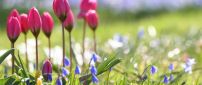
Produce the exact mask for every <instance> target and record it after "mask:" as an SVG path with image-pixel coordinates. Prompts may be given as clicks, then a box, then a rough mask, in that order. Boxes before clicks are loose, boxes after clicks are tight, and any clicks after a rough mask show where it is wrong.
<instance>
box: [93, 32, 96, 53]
mask: <svg viewBox="0 0 202 85" xmlns="http://www.w3.org/2000/svg"><path fill="white" fill-rule="evenodd" d="M93 38H94V52H95V53H97V50H96V47H97V44H96V33H95V30H94V31H93Z"/></svg>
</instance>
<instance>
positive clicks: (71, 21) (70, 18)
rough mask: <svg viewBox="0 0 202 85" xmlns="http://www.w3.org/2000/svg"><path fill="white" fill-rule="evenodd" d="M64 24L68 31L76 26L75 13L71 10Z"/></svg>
mask: <svg viewBox="0 0 202 85" xmlns="http://www.w3.org/2000/svg"><path fill="white" fill-rule="evenodd" d="M63 26H64V27H65V29H66V30H67V31H69V32H71V31H72V29H73V26H74V15H73V12H72V11H71V10H69V12H68V13H67V18H66V19H65V21H64V22H63Z"/></svg>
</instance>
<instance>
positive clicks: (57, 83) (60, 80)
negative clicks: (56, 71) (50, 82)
mask: <svg viewBox="0 0 202 85" xmlns="http://www.w3.org/2000/svg"><path fill="white" fill-rule="evenodd" d="M56 85H63V84H62V79H61V78H60V77H58V78H57V80H56Z"/></svg>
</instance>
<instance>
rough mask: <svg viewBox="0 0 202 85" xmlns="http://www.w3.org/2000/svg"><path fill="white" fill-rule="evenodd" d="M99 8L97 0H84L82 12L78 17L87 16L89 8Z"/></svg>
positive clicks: (81, 5) (81, 6)
mask: <svg viewBox="0 0 202 85" xmlns="http://www.w3.org/2000/svg"><path fill="white" fill-rule="evenodd" d="M96 9H97V0H82V1H81V4H80V12H79V15H78V18H85V15H86V13H87V12H88V10H96Z"/></svg>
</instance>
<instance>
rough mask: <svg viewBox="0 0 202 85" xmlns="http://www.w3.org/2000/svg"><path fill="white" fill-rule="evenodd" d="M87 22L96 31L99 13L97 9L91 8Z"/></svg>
mask: <svg viewBox="0 0 202 85" xmlns="http://www.w3.org/2000/svg"><path fill="white" fill-rule="evenodd" d="M85 19H86V22H87V23H88V25H89V27H90V28H91V29H92V30H93V31H94V30H96V28H97V26H98V15H97V13H96V11H95V10H89V11H88V12H87V13H86V18H85Z"/></svg>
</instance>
